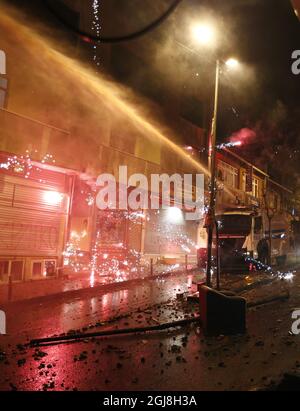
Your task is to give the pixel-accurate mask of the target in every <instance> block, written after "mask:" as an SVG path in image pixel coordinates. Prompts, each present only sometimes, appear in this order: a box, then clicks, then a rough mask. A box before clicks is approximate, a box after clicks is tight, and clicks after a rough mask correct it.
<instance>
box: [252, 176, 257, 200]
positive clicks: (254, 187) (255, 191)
mask: <svg viewBox="0 0 300 411" xmlns="http://www.w3.org/2000/svg"><path fill="white" fill-rule="evenodd" d="M252 194H253V196H254V197H255V198H259V181H258V179H257V178H253V192H252Z"/></svg>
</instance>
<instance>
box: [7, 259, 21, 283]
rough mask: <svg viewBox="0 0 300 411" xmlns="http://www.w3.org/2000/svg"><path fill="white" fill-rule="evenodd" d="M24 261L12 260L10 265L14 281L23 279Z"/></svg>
mask: <svg viewBox="0 0 300 411" xmlns="http://www.w3.org/2000/svg"><path fill="white" fill-rule="evenodd" d="M23 270H24V261H12V262H11V266H10V275H11V278H12V281H22V280H23Z"/></svg>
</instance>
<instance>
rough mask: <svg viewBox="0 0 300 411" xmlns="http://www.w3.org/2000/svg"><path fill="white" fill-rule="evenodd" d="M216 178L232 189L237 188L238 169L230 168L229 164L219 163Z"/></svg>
mask: <svg viewBox="0 0 300 411" xmlns="http://www.w3.org/2000/svg"><path fill="white" fill-rule="evenodd" d="M218 176H220V177H221V178H222V181H223V182H224V183H225V184H226V185H227V186H228V187H232V188H238V186H239V184H238V181H239V179H238V169H237V168H235V167H232V166H231V165H229V164H226V163H224V162H223V161H219V163H218Z"/></svg>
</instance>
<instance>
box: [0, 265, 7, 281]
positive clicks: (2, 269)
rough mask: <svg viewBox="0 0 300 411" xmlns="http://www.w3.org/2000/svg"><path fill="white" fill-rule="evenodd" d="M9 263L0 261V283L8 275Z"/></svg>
mask: <svg viewBox="0 0 300 411" xmlns="http://www.w3.org/2000/svg"><path fill="white" fill-rule="evenodd" d="M8 272H9V261H0V281H1V280H3V279H4V277H6V276H7V275H8Z"/></svg>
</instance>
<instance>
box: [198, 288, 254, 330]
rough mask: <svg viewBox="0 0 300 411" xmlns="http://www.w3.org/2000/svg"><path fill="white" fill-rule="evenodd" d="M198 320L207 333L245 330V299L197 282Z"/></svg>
mask: <svg viewBox="0 0 300 411" xmlns="http://www.w3.org/2000/svg"><path fill="white" fill-rule="evenodd" d="M198 291H199V299H200V321H201V325H202V327H203V329H204V332H205V334H207V335H221V334H223V335H233V334H244V333H245V332H246V300H245V299H244V298H242V297H236V296H230V295H225V294H223V293H221V292H219V291H215V290H213V289H212V288H209V287H207V286H206V285H203V284H199V286H198Z"/></svg>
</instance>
